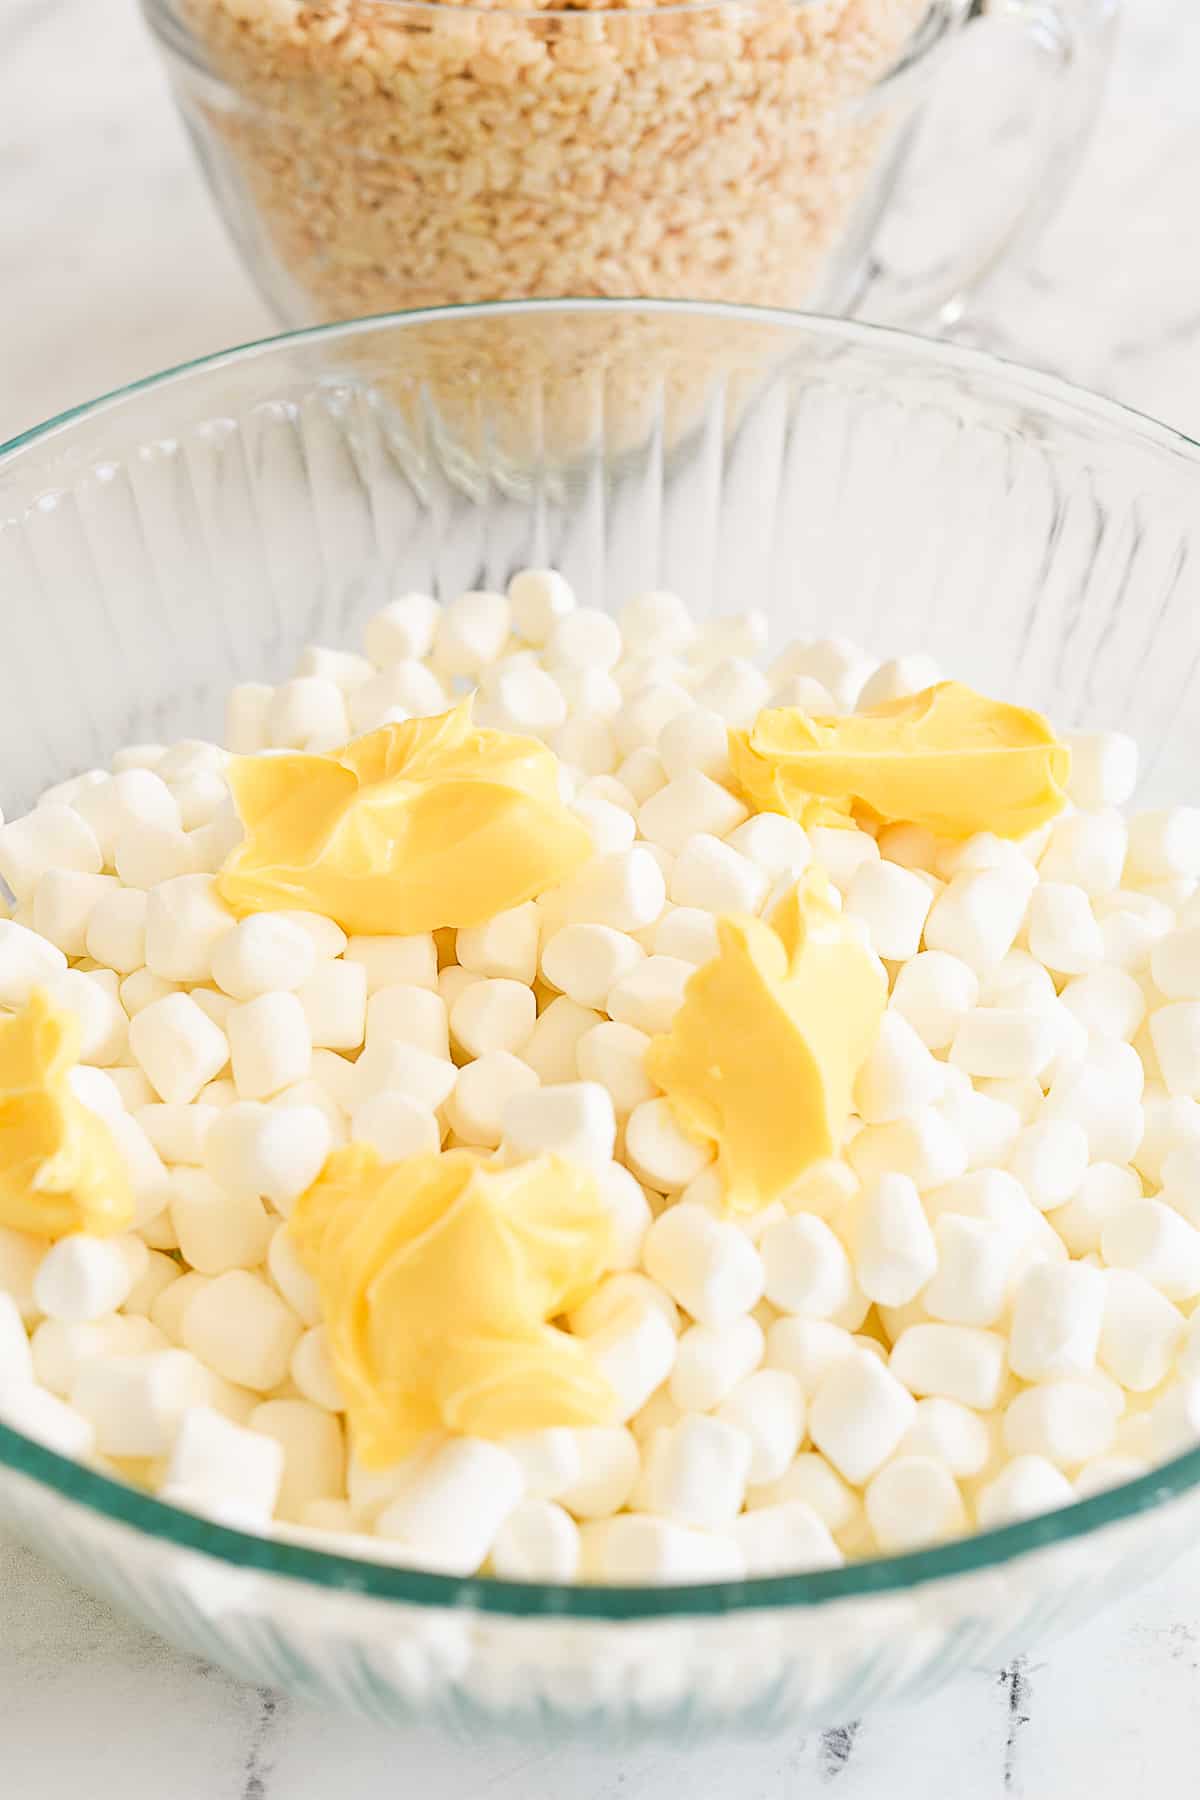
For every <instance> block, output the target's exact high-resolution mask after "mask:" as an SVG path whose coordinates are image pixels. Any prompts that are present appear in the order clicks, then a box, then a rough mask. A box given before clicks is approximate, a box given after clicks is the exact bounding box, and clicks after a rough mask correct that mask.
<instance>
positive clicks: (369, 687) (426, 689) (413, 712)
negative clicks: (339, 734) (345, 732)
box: [346, 659, 448, 733]
mask: <svg viewBox="0 0 1200 1800" xmlns="http://www.w3.org/2000/svg"><path fill="white" fill-rule="evenodd" d="M346 702H347V708H348V710H349V713H350V725H351V729H352V731H354V732H356V733H357V732H362V731H375V730H377V729H378V728H379V727H380V726H383V725H393V724H403V723H404V722H405V720H407V719H420V718H429V717H432V716H433V715H435V714H437V713H440V712H443V711H444V710H445V708H446V706H447V704H448V701H447V697H446V692H445V689H444V688H443V687H442V684H441V682H440V681H439V680H438V677H437V675H435V674H434V672H433V670H432V669H429V668H427V667H426V666H425V664H424V663H419V662H416V661H413V660H412V659H408V660H403V661H400V662H393V663H389V664H388V666H387V668H386V669H383V670H381V671H380V673H379V674H378V675H373V676H372V677H371V679H370V680H369V681H364V682H361V683H360V684H359V685H358V686H357V687H354V688H351V690H350V692H349V693H348V694H347V696H346Z"/></svg>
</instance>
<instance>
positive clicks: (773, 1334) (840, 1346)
mask: <svg viewBox="0 0 1200 1800" xmlns="http://www.w3.org/2000/svg"><path fill="white" fill-rule="evenodd" d="M854 1349H855V1342H854V1339H853V1338H852V1337H851V1335H850V1333H849V1332H848V1331H847V1330H845V1328H844V1327H843V1326H841V1325H834V1324H833V1323H832V1322H831V1321H830V1320H828V1319H802V1318H794V1317H791V1316H786V1317H784V1318H780V1319H775V1320H774V1321H773V1322H772V1324H771V1326H770V1328H769V1330H768V1332H767V1341H766V1352H765V1357H766V1365H767V1367H768V1368H770V1369H786V1370H787V1371H788V1373H789V1374H791V1375H794V1376H795V1377H796V1379H797V1381H798V1382H799V1383H800V1386H801V1388H802V1389H803V1391H804V1397H805V1399H806V1400H811V1399H812V1397H813V1395H814V1394H815V1393H816V1391H817V1389H818V1388H819V1387H820V1385H821V1382H822V1381H823V1380H824V1378H825V1376H826V1375H827V1374H828V1373H829V1371H830V1370H831V1369H832V1368H833V1367H834V1366H835V1364H837V1363H839V1362H841V1361H843V1359H844V1358H845V1357H847V1356H849V1355H850V1354H851V1353H852V1352H853V1350H854ZM800 1497H801V1498H803V1496H800Z"/></svg>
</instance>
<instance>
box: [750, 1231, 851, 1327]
mask: <svg viewBox="0 0 1200 1800" xmlns="http://www.w3.org/2000/svg"><path fill="white" fill-rule="evenodd" d="M759 1249H760V1251H761V1254H762V1262H763V1271H764V1290H765V1292H766V1296H767V1298H768V1300H770V1301H771V1302H772V1304H773V1305H775V1306H778V1307H779V1308H780V1309H781V1311H783V1312H790V1313H800V1314H802V1315H803V1316H804V1317H805V1318H813V1319H831V1318H840V1316H841V1314H842V1313H843V1312H844V1311H845V1310H846V1309H847V1308H848V1307H850V1306H852V1305H853V1301H854V1296H855V1291H856V1284H855V1280H854V1273H853V1271H852V1269H851V1267H850V1259H849V1257H848V1256H847V1255H846V1252H845V1250H844V1249H843V1247H842V1245H841V1243H840V1242H839V1240H838V1239H837V1238H836V1237H835V1236H834V1234H833V1232H832V1231H831V1230H830V1228H829V1226H828V1225H826V1224H825V1222H824V1220H822V1219H817V1218H813V1217H811V1216H810V1215H808V1214H806V1213H797V1214H795V1215H793V1216H792V1217H791V1218H787V1219H781V1220H779V1221H777V1222H776V1223H775V1224H773V1225H771V1226H769V1227H768V1228H767V1230H766V1231H764V1233H763V1235H762V1240H761V1243H760V1245H759Z"/></svg>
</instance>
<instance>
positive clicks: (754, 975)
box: [646, 875, 887, 1212]
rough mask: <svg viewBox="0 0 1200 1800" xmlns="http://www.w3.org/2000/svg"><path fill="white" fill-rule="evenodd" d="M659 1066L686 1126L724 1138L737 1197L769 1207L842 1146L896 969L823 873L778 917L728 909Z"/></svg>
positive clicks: (751, 1207) (654, 1055)
mask: <svg viewBox="0 0 1200 1800" xmlns="http://www.w3.org/2000/svg"><path fill="white" fill-rule="evenodd" d="M717 929H718V940H719V948H718V952H717V955H716V956H715V957H714V958H713V960H712V961H711V962H708V963H705V964H703V965H702V967H701V968H699V969H698V970H697V971H696V973H695V974H694V975H693V976H692V978H691V980H690V981H689V982H688V985H687V989H686V992H685V995H684V1001H683V1005H682V1006H681V1007H680V1009H679V1011H678V1012H677V1013H676V1015H675V1019H674V1023H673V1025H672V1028H671V1030H670V1032H669V1033H667V1034H666V1035H665V1036H662V1037H657V1038H655V1039H654V1040H653V1042H652V1043H651V1046H650V1049H649V1052H648V1054H647V1058H646V1066H647V1070H648V1073H649V1075H650V1078H651V1080H652V1081H656V1082H657V1083H658V1085H659V1086H660V1087H661V1088H662V1089H663V1091H664V1093H665V1094H666V1095H667V1098H668V1099H669V1101H670V1102H671V1106H672V1108H673V1110H674V1112H675V1114H676V1117H677V1118H678V1120H679V1123H680V1124H681V1126H682V1127H683V1129H684V1130H685V1131H687V1132H688V1133H690V1134H691V1135H692V1136H693V1137H696V1138H699V1139H701V1140H703V1141H705V1142H708V1143H711V1144H713V1145H715V1147H716V1150H717V1157H718V1171H719V1173H720V1174H721V1176H722V1177H723V1179H724V1183H725V1203H726V1205H727V1206H728V1207H729V1208H730V1209H731V1210H732V1211H735V1212H757V1211H759V1210H760V1209H761V1208H762V1207H764V1206H769V1205H770V1203H771V1202H772V1201H773V1200H777V1199H778V1198H779V1197H780V1195H781V1194H784V1193H786V1192H787V1190H788V1189H789V1188H790V1187H791V1186H792V1185H793V1183H795V1182H796V1181H797V1180H798V1179H799V1178H800V1177H801V1176H802V1175H803V1174H804V1173H805V1171H806V1170H807V1169H809V1168H811V1167H812V1165H813V1164H814V1163H817V1162H819V1161H821V1160H822V1159H823V1158H825V1157H828V1156H832V1155H834V1154H836V1153H837V1152H838V1151H839V1150H840V1147H841V1141H842V1135H843V1132H844V1129H845V1124H846V1120H847V1118H848V1116H849V1114H850V1110H851V1096H852V1091H853V1087H854V1082H855V1078H856V1076H857V1074H858V1071H859V1069H860V1068H861V1066H862V1064H863V1061H864V1060H865V1058H866V1056H867V1054H868V1052H869V1051H870V1049H871V1047H872V1045H873V1044H874V1042H875V1039H876V1037H877V1035H878V1032H879V1021H880V1019H881V1018H882V1016H883V1009H884V1005H885V1003H886V1001H887V977H886V975H885V973H884V970H883V966H882V964H881V963H880V962H879V960H878V959H877V958H876V957H875V956H873V955H872V954H871V952H870V951H869V950H867V949H865V948H864V946H863V944H862V942H861V940H860V939H858V938H857V937H856V936H854V935H853V933H852V931H851V930H850V928H849V927H848V926H847V925H846V923H845V922H844V921H843V920H842V918H841V916H840V914H839V913H838V911H837V910H836V908H835V907H834V905H833V903H832V900H831V897H830V890H829V886H828V883H827V882H826V881H825V880H824V878H823V877H821V876H817V875H814V876H811V877H810V878H809V880H808V881H807V882H806V883H805V884H804V886H803V888H799V887H798V888H794V889H792V890H791V892H790V893H789V894H788V895H787V896H786V897H785V898H784V899H783V900H782V901H781V902H780V904H779V906H778V907H777V908H776V909H775V912H774V913H773V914H772V916H771V920H770V923H766V922H765V921H763V920H762V919H752V918H745V919H722V920H721V921H720V924H719V926H718V928H717Z"/></svg>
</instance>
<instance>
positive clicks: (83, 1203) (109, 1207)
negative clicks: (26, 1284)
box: [0, 991, 133, 1238]
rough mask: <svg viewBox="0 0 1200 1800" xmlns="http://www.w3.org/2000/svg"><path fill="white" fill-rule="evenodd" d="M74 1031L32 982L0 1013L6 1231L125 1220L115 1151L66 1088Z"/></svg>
mask: <svg viewBox="0 0 1200 1800" xmlns="http://www.w3.org/2000/svg"><path fill="white" fill-rule="evenodd" d="M81 1032H82V1027H81V1025H80V1022H79V1019H78V1017H77V1016H76V1014H75V1013H73V1012H71V1011H69V1010H67V1009H66V1008H62V1007H56V1006H54V1005H53V1004H52V1002H51V1001H50V999H49V998H48V997H47V995H45V994H44V993H42V992H40V991H35V992H34V994H33V996H32V997H31V999H30V1000H29V1002H28V1004H27V1005H26V1006H24V1007H23V1008H22V1009H21V1011H20V1012H17V1013H13V1014H11V1015H10V1016H9V1017H7V1018H4V1019H0V1225H7V1226H9V1227H11V1228H12V1230H14V1231H27V1232H34V1233H36V1234H38V1235H39V1236H42V1237H49V1238H59V1237H65V1236H66V1234H67V1233H68V1232H71V1231H88V1232H91V1233H93V1234H94V1235H95V1236H98V1237H101V1236H106V1235H108V1234H110V1233H112V1232H116V1231H126V1230H128V1228H129V1226H130V1225H131V1224H132V1222H133V1192H132V1189H131V1188H130V1185H129V1176H128V1173H127V1171H126V1168H125V1164H124V1161H123V1160H122V1157H121V1153H120V1151H119V1150H118V1149H117V1146H116V1144H115V1143H114V1142H113V1138H112V1134H111V1132H110V1131H109V1129H108V1127H107V1125H106V1124H105V1123H104V1121H103V1119H101V1118H100V1117H99V1115H98V1114H97V1113H94V1112H92V1111H91V1110H90V1108H89V1107H86V1106H85V1105H84V1104H83V1102H82V1101H81V1100H77V1099H76V1098H75V1095H74V1093H73V1092H72V1089H71V1083H70V1072H71V1070H72V1068H73V1067H74V1065H75V1064H76V1063H77V1062H78V1060H79V1044H80V1037H81Z"/></svg>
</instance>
